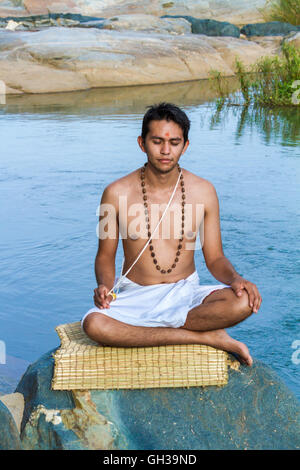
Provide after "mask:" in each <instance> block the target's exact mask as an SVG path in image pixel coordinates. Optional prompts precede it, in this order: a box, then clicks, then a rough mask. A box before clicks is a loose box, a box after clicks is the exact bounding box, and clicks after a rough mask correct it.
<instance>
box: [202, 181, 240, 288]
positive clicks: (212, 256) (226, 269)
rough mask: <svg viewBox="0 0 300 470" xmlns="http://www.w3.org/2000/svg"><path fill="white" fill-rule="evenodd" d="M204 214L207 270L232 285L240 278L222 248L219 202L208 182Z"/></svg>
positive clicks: (204, 252)
mask: <svg viewBox="0 0 300 470" xmlns="http://www.w3.org/2000/svg"><path fill="white" fill-rule="evenodd" d="M204 209H205V213H204V243H203V247H202V251H203V255H204V259H205V263H206V266H207V269H208V270H209V271H210V272H211V274H212V275H213V276H214V277H215V278H216V279H217V280H218V281H220V282H223V283H224V284H231V282H232V281H233V280H234V278H235V277H237V276H239V274H238V273H237V272H236V270H235V269H234V267H233V266H232V264H231V263H230V261H229V260H228V259H227V258H226V257H225V255H224V253H223V247H222V239H221V229H220V215H219V201H218V196H217V193H216V190H215V188H214V186H213V185H212V184H211V183H209V182H207V191H206V199H205V208H204Z"/></svg>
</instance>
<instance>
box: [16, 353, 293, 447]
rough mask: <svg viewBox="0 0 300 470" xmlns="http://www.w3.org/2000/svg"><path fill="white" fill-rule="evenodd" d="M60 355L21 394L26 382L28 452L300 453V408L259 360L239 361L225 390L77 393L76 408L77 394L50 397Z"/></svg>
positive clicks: (46, 360)
mask: <svg viewBox="0 0 300 470" xmlns="http://www.w3.org/2000/svg"><path fill="white" fill-rule="evenodd" d="M52 352H54V351H50V352H48V353H47V354H45V355H44V356H42V358H41V359H39V360H38V361H37V362H36V363H35V364H33V365H32V366H31V369H29V370H28V372H29V371H32V370H35V371H36V373H35V374H32V373H30V374H29V375H28V377H27V372H26V374H25V375H24V377H23V378H22V381H21V383H20V386H19V387H18V388H20V389H22V390H24V383H26V387H25V389H26V390H27V392H26V397H25V415H26V416H27V418H26V420H24V423H23V432H22V435H21V438H22V445H23V447H24V448H25V449H30V448H32V449H103V450H104V449H108V450H111V449H119V450H126V449H131V450H135V449H147V450H162V449H170V450H173V449H174V450H176V449H186V450H196V449H214V450H217V449H239V450H241V449H257V450H259V449H299V448H300V432H299V431H300V420H299V417H300V405H299V402H298V401H297V399H296V397H295V396H294V395H293V394H292V393H291V392H290V391H289V390H288V389H287V387H286V386H285V384H284V383H283V382H282V381H281V380H280V379H279V378H278V376H277V375H276V373H275V372H274V371H273V370H272V369H271V368H269V367H268V366H266V365H264V364H263V363H261V362H259V361H257V360H255V361H254V364H253V366H252V367H251V368H249V367H247V366H243V365H239V364H238V363H237V361H232V363H231V367H230V369H229V378H228V384H227V385H225V386H222V387H216V386H210V387H191V388H154V389H144V390H92V391H89V390H85V391H73V392H72V395H73V399H74V407H73V409H70V408H69V405H70V395H71V394H70V393H69V392H67V391H61V392H57V391H51V390H50V383H51V377H52V374H53V358H52ZM22 384H23V385H22ZM29 389H30V390H31V392H30V394H29V393H28V390H29ZM57 394H60V398H59V399H58V395H57ZM52 395H53V397H54V398H52ZM40 401H42V402H43V403H39V402H40ZM65 405H68V406H67V407H66V406H65Z"/></svg>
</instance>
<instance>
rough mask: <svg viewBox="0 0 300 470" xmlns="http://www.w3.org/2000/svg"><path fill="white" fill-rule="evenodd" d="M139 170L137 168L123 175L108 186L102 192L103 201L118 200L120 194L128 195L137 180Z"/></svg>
mask: <svg viewBox="0 0 300 470" xmlns="http://www.w3.org/2000/svg"><path fill="white" fill-rule="evenodd" d="M138 171H139V170H135V171H133V172H132V173H129V174H128V175H125V176H122V177H121V178H119V179H117V180H115V181H113V182H112V183H110V184H109V185H108V186H106V187H105V188H104V191H103V194H102V201H104V202H112V201H116V200H117V199H118V197H119V196H126V195H128V193H129V192H130V189H131V188H132V186H133V184H134V183H135V182H136V180H137V177H138Z"/></svg>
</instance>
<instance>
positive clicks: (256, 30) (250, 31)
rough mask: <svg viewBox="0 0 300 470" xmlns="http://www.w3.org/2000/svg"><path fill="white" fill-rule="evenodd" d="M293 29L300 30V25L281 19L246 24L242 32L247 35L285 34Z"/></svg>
mask: <svg viewBox="0 0 300 470" xmlns="http://www.w3.org/2000/svg"><path fill="white" fill-rule="evenodd" d="M292 31H300V26H295V25H293V24H290V23H281V21H269V22H267V23H254V24H246V25H245V26H243V27H242V28H241V33H242V34H245V35H246V36H285V35H286V34H289V33H291V32H292Z"/></svg>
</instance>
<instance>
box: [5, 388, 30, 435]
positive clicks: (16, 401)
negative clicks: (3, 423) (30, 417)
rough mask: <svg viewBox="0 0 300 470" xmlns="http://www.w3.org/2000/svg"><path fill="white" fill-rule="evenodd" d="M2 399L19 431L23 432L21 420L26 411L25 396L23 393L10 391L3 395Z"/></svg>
mask: <svg viewBox="0 0 300 470" xmlns="http://www.w3.org/2000/svg"><path fill="white" fill-rule="evenodd" d="M0 401H2V403H3V404H4V405H5V406H6V407H7V408H8V410H9V411H10V413H11V415H12V417H13V418H14V421H15V423H16V426H17V430H18V433H20V432H21V422H22V418H23V413H24V397H23V395H22V393H10V394H8V395H1V396H0Z"/></svg>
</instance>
